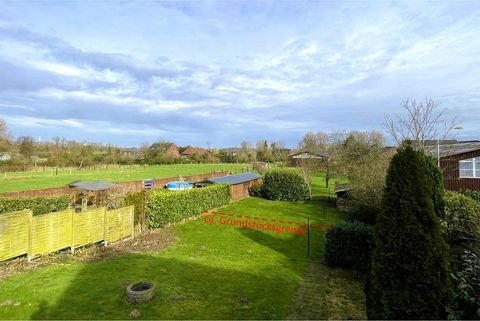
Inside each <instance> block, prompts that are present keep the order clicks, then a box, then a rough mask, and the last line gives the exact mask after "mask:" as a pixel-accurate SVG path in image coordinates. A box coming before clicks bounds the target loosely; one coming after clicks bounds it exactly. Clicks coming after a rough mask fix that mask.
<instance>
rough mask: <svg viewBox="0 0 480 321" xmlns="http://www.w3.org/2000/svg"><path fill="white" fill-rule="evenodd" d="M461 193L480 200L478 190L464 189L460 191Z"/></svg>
mask: <svg viewBox="0 0 480 321" xmlns="http://www.w3.org/2000/svg"><path fill="white" fill-rule="evenodd" d="M462 194H464V195H467V196H469V197H471V198H473V199H474V200H476V201H480V191H465V192H462Z"/></svg>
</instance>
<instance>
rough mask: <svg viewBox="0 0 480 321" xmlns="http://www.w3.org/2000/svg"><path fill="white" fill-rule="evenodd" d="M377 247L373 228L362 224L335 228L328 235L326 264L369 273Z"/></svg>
mask: <svg viewBox="0 0 480 321" xmlns="http://www.w3.org/2000/svg"><path fill="white" fill-rule="evenodd" d="M374 246H375V240H374V237H373V227H372V226H371V225H367V224H364V223H362V222H358V221H354V222H345V223H340V224H337V225H334V226H333V229H331V230H328V231H327V234H326V244H325V262H326V263H327V264H328V265H330V266H333V267H341V268H353V269H355V270H358V271H363V272H365V271H367V269H368V266H369V262H370V253H371V251H372V249H373V248H374Z"/></svg>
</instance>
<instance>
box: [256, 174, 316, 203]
mask: <svg viewBox="0 0 480 321" xmlns="http://www.w3.org/2000/svg"><path fill="white" fill-rule="evenodd" d="M262 190H263V193H264V195H265V197H266V198H268V199H271V200H276V201H303V200H306V199H309V198H310V190H309V187H308V184H307V182H306V181H305V179H304V178H303V176H302V175H301V174H300V173H299V172H298V171H297V170H292V169H272V170H268V171H267V172H266V173H265V176H264V177H263V189H262Z"/></svg>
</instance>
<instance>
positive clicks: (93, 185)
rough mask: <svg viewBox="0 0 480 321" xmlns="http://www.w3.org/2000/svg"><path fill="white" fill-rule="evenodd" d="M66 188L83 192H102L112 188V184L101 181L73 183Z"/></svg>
mask: <svg viewBox="0 0 480 321" xmlns="http://www.w3.org/2000/svg"><path fill="white" fill-rule="evenodd" d="M68 187H73V188H78V189H83V190H85V191H92V192H96V191H104V190H107V189H110V188H112V187H113V184H112V183H110V182H107V181H103V180H97V181H75V182H71V183H70V184H68Z"/></svg>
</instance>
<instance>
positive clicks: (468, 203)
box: [442, 191, 480, 255]
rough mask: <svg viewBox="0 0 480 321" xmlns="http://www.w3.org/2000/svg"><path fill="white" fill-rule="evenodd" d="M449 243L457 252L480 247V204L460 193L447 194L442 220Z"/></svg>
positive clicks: (448, 192)
mask: <svg viewBox="0 0 480 321" xmlns="http://www.w3.org/2000/svg"><path fill="white" fill-rule="evenodd" d="M442 225H443V226H444V227H445V234H446V237H447V241H448V242H449V243H450V245H451V246H452V247H454V249H455V252H454V254H455V255H458V253H456V252H460V254H463V250H464V249H472V248H475V247H479V246H480V202H479V201H476V200H474V199H472V198H470V197H468V196H466V195H462V194H460V193H455V192H450V191H447V192H446V193H445V214H444V218H443V220H442Z"/></svg>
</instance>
